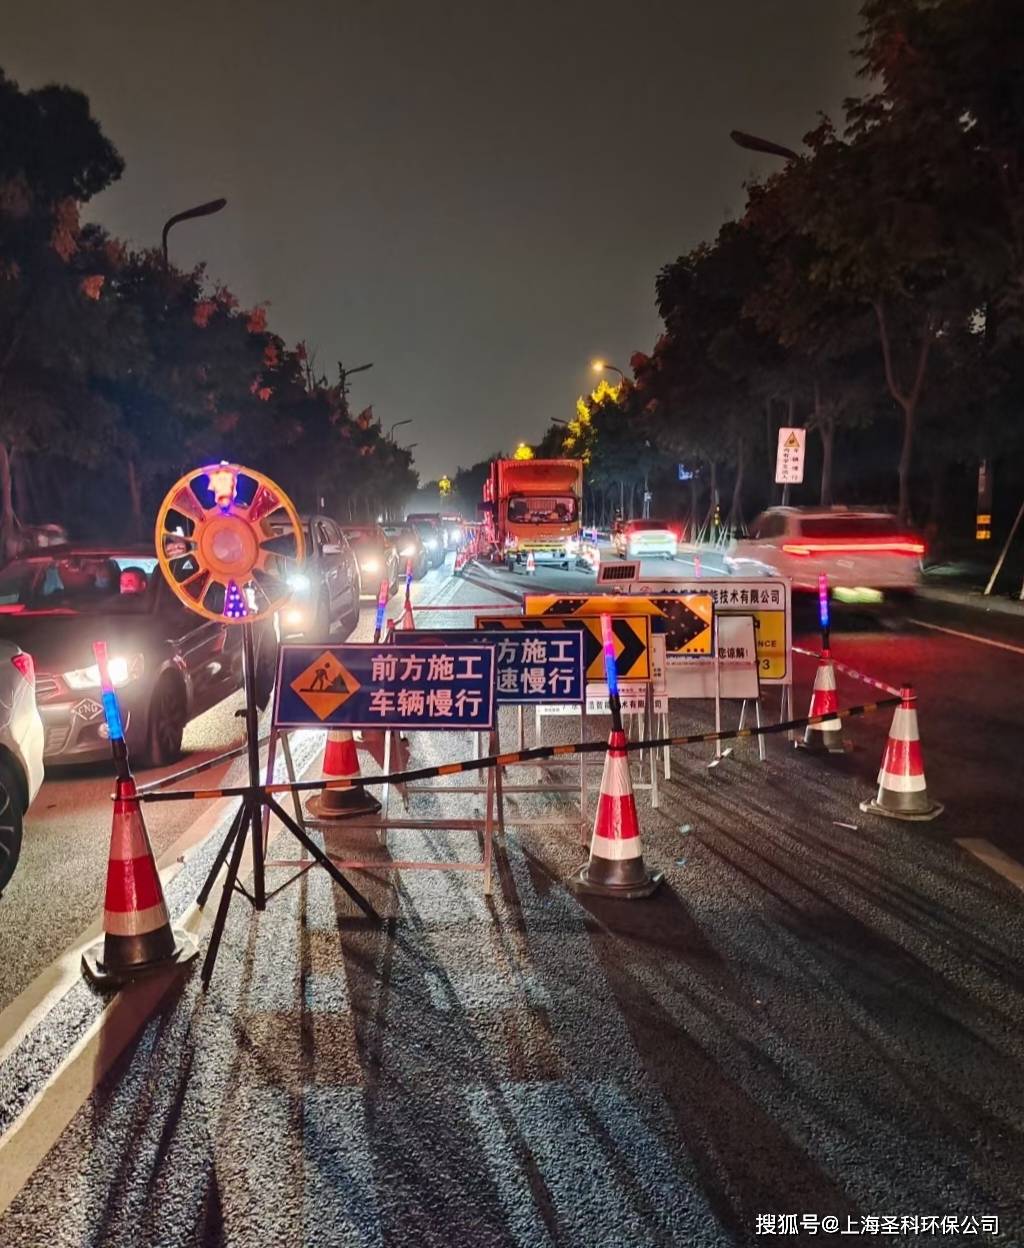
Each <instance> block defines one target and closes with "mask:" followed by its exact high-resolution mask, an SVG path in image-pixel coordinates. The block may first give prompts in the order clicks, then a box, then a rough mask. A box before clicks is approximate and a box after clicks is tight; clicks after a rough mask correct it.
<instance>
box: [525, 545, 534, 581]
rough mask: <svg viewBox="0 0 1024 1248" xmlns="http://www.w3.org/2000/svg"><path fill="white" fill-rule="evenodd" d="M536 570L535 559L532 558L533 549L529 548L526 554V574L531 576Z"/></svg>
mask: <svg viewBox="0 0 1024 1248" xmlns="http://www.w3.org/2000/svg"><path fill="white" fill-rule="evenodd" d="M536 571H537V560H536V559H535V558H534V556H533V551H532V550H531V551H530V552H529V554H528V555H527V556H526V575H527V576H533V574H534V573H535V572H536Z"/></svg>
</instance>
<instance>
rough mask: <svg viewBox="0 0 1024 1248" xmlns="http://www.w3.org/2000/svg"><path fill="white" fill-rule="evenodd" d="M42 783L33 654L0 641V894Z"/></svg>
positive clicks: (12, 872)
mask: <svg viewBox="0 0 1024 1248" xmlns="http://www.w3.org/2000/svg"><path fill="white" fill-rule="evenodd" d="M42 783H43V721H42V720H41V719H40V717H39V711H38V709H37V707H36V696H35V665H34V664H33V662H32V656H31V655H30V654H26V653H25V651H24V650H22V649H21V648H20V647H19V646H16V645H14V644H13V642H9V641H0V893H2V892H3V891H4V888H5V887H6V885H7V883H8V881H9V880H10V878H11V876H12V875H13V874H14V869H15V867H16V866H17V865H18V858H19V856H20V854H21V836H22V824H23V821H24V817H25V812H26V811H27V810H28V808H29V806H31V804H32V802H33V800H34V799H35V796H36V794H37V793H38V792H39V787H40V785H41V784H42Z"/></svg>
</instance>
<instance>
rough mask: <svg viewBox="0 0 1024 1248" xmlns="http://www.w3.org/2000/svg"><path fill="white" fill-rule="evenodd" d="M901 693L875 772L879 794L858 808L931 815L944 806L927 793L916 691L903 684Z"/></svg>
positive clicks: (904, 815) (912, 816) (908, 816)
mask: <svg viewBox="0 0 1024 1248" xmlns="http://www.w3.org/2000/svg"><path fill="white" fill-rule="evenodd" d="M900 697H901V699H902V701H901V702H900V704H899V706H898V707H897V708H896V713H895V714H894V715H893V717H892V727H891V728H890V729H889V740H888V741H887V742H886V745H885V753H884V754H883V755H882V766H881V768H880V769H879V772H878V796H877V797H875V798H873V799H872V800H871V801H867V802H861V804H860V808H861V810H863V811H865V813H867V814H869V815H884V816H886V817H887V818H890V819H934V818H935V816H936V815H941V814H942V811H943V806H942V805H941V803H939V802H933V801H932V800H931V798H930V797H929V796H928V785H927V784H926V782H925V778H924V759H923V758H922V756H921V738H920V736H919V735H918V731H917V707H916V705H915V703H916V701H917V695H916V694H915V693H914V691H913V689H911V688H909V687H908V686H904V687H903V688H902V689H901V690H900Z"/></svg>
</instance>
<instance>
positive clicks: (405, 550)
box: [398, 546, 416, 559]
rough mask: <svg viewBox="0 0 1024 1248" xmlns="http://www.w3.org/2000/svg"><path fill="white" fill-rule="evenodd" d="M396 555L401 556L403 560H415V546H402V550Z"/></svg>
mask: <svg viewBox="0 0 1024 1248" xmlns="http://www.w3.org/2000/svg"><path fill="white" fill-rule="evenodd" d="M398 553H399V554H400V555H401V556H402V558H403V559H415V558H416V547H415V546H403V547H402V549H401V550H400V551H399V552H398Z"/></svg>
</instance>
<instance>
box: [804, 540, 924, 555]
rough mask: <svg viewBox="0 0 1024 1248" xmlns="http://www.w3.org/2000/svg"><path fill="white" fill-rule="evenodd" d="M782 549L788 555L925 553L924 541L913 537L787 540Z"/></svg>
mask: <svg viewBox="0 0 1024 1248" xmlns="http://www.w3.org/2000/svg"><path fill="white" fill-rule="evenodd" d="M782 549H783V550H784V551H785V553H786V554H787V555H823V554H829V555H833V554H842V553H843V552H844V551H845V552H848V553H853V554H861V555H863V554H867V555H874V554H879V553H883V552H886V551H888V552H889V553H891V554H896V555H923V554H924V542H916V541H914V540H913V539H911V538H901V539H897V540H894V541H877V542H873V541H871V540H870V539H869V540H866V541H862V542H787V543H786V544H785V545H784V546H783V547H782Z"/></svg>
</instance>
